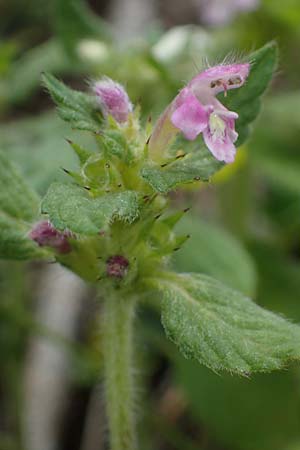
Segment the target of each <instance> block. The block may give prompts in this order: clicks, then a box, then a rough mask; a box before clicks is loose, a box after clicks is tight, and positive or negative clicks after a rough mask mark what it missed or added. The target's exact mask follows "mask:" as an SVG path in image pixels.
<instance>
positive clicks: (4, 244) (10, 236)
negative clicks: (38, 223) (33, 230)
mask: <svg viewBox="0 0 300 450" xmlns="http://www.w3.org/2000/svg"><path fill="white" fill-rule="evenodd" d="M28 231H29V230H28V226H26V225H24V224H22V223H21V222H20V221H18V220H15V219H13V218H11V217H9V216H8V215H6V214H5V213H3V212H0V258H3V259H15V260H26V259H37V258H42V257H43V256H46V255H47V253H46V252H45V251H43V250H41V249H40V248H39V247H38V246H37V245H36V243H35V242H33V241H32V240H31V239H29V238H28V237H27V233H28Z"/></svg>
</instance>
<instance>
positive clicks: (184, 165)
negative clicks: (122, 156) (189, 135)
mask: <svg viewBox="0 0 300 450" xmlns="http://www.w3.org/2000/svg"><path fill="white" fill-rule="evenodd" d="M222 166H223V164H222V163H220V162H219V161H217V160H216V159H215V158H214V157H213V156H212V155H211V153H209V151H208V150H207V149H206V148H205V147H204V146H202V147H200V148H199V149H198V150H196V151H194V152H191V153H188V154H187V155H186V156H185V157H184V158H182V159H178V160H176V161H175V162H173V163H171V164H168V165H167V166H165V167H161V166H159V165H154V164H152V165H148V166H146V167H144V168H143V169H142V171H141V175H142V177H143V178H144V179H145V180H146V181H147V183H149V184H150V186H151V187H152V188H153V189H154V190H155V191H158V192H160V193H161V194H166V193H167V192H169V191H171V190H172V189H175V188H176V187H177V186H178V185H180V184H184V183H192V182H193V181H200V180H201V181H208V180H209V179H210V177H211V176H212V175H213V174H214V173H215V172H216V171H217V170H219V169H220V168H221V167H222Z"/></svg>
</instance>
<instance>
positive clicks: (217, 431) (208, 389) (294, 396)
mask: <svg viewBox="0 0 300 450" xmlns="http://www.w3.org/2000/svg"><path fill="white" fill-rule="evenodd" d="M170 356H171V357H172V356H173V358H172V359H173V360H174V355H170ZM178 356H179V355H178ZM174 364H175V380H176V384H179V386H180V389H181V390H183V392H184V394H185V396H186V398H187V400H188V404H189V406H190V408H189V410H190V411H191V413H192V416H194V417H195V419H196V421H198V420H199V421H201V424H203V426H204V427H205V428H208V429H209V430H210V432H211V434H212V435H213V436H214V440H216V441H217V442H220V443H221V444H222V445H221V448H224V447H225V448H228V449H230V450H237V449H238V450H240V449H241V450H258V449H263V450H283V449H284V450H287V447H288V444H289V443H292V442H293V441H294V440H295V439H297V437H298V439H299V437H300V433H299V400H300V399H299V391H298V383H297V382H295V379H297V378H298V375H297V373H296V371H295V370H286V371H280V372H272V373H269V374H265V373H264V374H256V375H253V376H252V377H251V380H250V381H249V380H248V379H245V378H241V377H233V376H231V375H230V374H224V373H223V374H222V376H219V375H217V374H215V373H213V372H212V371H211V370H208V369H207V368H206V367H204V366H201V365H200V364H197V363H196V362H195V361H191V360H186V359H184V358H179V357H177V358H176V359H175V361H174ZM283 411H288V413H287V414H285V413H283Z"/></svg>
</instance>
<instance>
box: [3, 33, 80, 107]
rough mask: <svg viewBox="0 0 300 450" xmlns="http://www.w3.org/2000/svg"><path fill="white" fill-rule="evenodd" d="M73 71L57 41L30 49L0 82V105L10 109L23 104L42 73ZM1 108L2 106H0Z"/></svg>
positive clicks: (36, 87) (36, 86)
mask: <svg viewBox="0 0 300 450" xmlns="http://www.w3.org/2000/svg"><path fill="white" fill-rule="evenodd" d="M71 70H74V64H73V65H71V63H70V61H69V60H68V58H66V54H65V52H64V51H63V49H62V47H61V45H60V44H59V42H58V41H57V39H55V38H53V39H49V40H48V41H47V42H44V43H42V44H41V45H38V46H36V47H35V48H32V49H30V50H29V51H28V52H27V53H25V54H24V55H22V56H21V57H20V58H19V59H17V60H16V61H15V62H14V63H13V64H12V65H11V67H10V69H9V70H8V71H7V74H6V76H5V77H4V78H3V79H1V80H0V104H3V105H4V106H5V107H11V106H12V105H17V104H20V103H22V102H24V101H25V100H26V99H27V98H28V96H29V95H30V94H32V93H33V92H34V91H35V90H36V89H38V88H39V85H40V77H41V72H42V71H51V72H54V73H56V74H62V73H65V72H69V71H71ZM1 106H2V105H1Z"/></svg>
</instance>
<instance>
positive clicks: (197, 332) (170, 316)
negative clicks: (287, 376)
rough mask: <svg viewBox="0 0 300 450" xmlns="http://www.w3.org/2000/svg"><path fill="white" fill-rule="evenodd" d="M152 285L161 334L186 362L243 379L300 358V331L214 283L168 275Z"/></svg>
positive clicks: (199, 277)
mask: <svg viewBox="0 0 300 450" xmlns="http://www.w3.org/2000/svg"><path fill="white" fill-rule="evenodd" d="M152 282H153V283H155V281H153V280H152ZM156 282H157V287H158V288H160V289H161V290H162V292H163V302H162V323H163V326H164V328H165V331H166V333H167V336H168V337H169V338H170V339H171V340H172V341H173V342H174V343H175V344H176V345H177V346H178V347H179V349H180V350H181V352H182V353H183V354H184V355H185V356H186V357H188V358H194V359H196V360H198V361H199V362H200V363H202V364H205V365H206V366H207V367H209V368H211V369H213V370H215V371H220V370H222V369H224V370H228V371H230V372H235V373H238V374H241V375H248V374H249V373H251V372H267V371H271V370H274V369H279V368H281V367H283V366H284V365H285V364H286V363H287V362H288V361H289V360H292V359H299V358H300V327H298V326H297V325H294V324H292V323H290V322H288V321H287V320H285V319H284V318H282V317H280V316H277V315H275V314H274V313H272V312H269V311H267V310H264V309H263V308H261V307H260V306H258V305H256V304H255V303H253V302H252V301H251V300H250V299H249V298H247V297H244V296H243V295H242V294H241V293H239V292H236V291H233V290H231V289H229V288H227V287H226V286H224V285H222V284H221V283H219V282H218V281H216V280H214V279H213V278H210V277H208V276H206V275H200V274H182V275H175V274H168V275H166V276H165V278H164V279H162V278H160V279H159V281H158V280H157V281H156Z"/></svg>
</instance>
